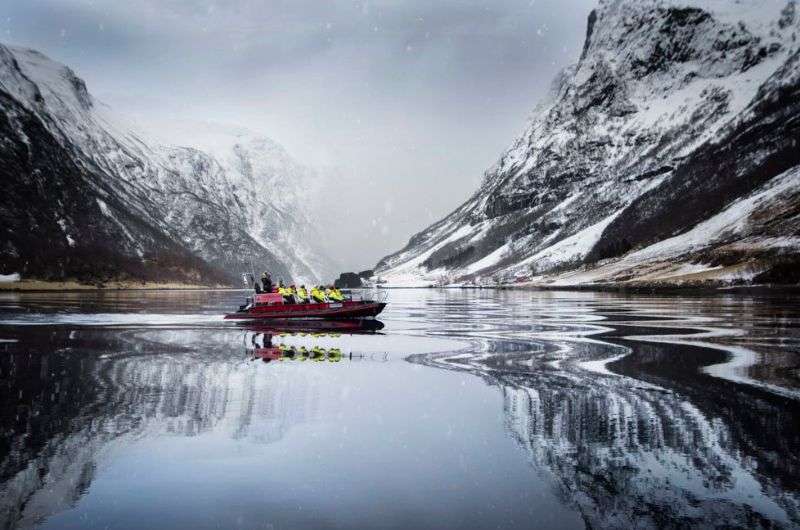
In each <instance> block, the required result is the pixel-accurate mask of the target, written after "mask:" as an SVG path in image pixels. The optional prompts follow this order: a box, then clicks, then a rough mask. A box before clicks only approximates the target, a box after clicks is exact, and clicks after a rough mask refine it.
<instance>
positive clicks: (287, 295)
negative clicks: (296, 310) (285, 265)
mask: <svg viewBox="0 0 800 530" xmlns="http://www.w3.org/2000/svg"><path fill="white" fill-rule="evenodd" d="M278 294H279V295H281V296H282V297H283V301H284V303H286V304H293V303H294V295H293V294H292V289H291V287H286V286H284V285H283V282H281V283H280V284H279V285H278Z"/></svg>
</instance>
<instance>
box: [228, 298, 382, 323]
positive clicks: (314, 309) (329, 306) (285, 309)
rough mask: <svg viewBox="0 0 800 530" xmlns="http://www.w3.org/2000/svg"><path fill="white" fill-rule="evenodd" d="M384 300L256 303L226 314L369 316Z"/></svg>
mask: <svg viewBox="0 0 800 530" xmlns="http://www.w3.org/2000/svg"><path fill="white" fill-rule="evenodd" d="M384 307H386V304H385V303H383V302H351V301H345V302H342V303H338V304H334V303H326V304H275V305H256V306H254V307H251V308H250V309H247V310H245V311H237V312H236V313H230V314H228V315H225V319H226V320H274V319H296V318H324V319H338V318H368V317H374V316H378V315H379V314H380V312H381V311H383V308H384Z"/></svg>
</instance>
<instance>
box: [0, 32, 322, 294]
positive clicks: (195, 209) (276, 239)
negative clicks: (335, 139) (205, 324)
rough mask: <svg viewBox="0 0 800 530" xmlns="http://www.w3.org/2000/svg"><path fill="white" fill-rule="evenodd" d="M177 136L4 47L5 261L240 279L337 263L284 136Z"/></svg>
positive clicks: (129, 275)
mask: <svg viewBox="0 0 800 530" xmlns="http://www.w3.org/2000/svg"><path fill="white" fill-rule="evenodd" d="M203 132H204V134H201V135H198V138H195V137H193V136H191V135H189V136H187V137H186V141H185V143H184V142H182V144H183V145H189V146H191V147H184V146H173V145H168V144H165V143H162V142H159V141H156V140H154V139H152V138H151V137H149V136H148V135H145V134H143V133H141V132H139V130H138V129H137V128H136V127H133V126H132V125H130V124H129V123H127V122H126V121H125V120H124V119H122V118H120V117H119V116H118V115H115V114H114V113H113V111H112V110H111V109H109V108H108V107H106V106H105V105H103V104H102V103H100V102H98V101H97V100H95V99H94V98H93V97H92V96H91V94H90V93H89V92H88V90H87V88H86V85H85V83H84V82H83V81H82V80H81V79H80V78H79V77H77V76H76V75H75V73H74V72H73V71H72V70H71V69H69V68H68V67H66V66H64V65H62V64H59V63H57V62H54V61H52V60H50V59H48V58H47V57H45V56H44V55H42V54H41V53H38V52H36V51H34V50H29V49H23V48H17V47H11V46H3V45H0V137H2V139H3V142H2V144H0V160H2V167H0V174H1V175H2V177H3V188H4V194H3V196H2V198H0V219H2V226H1V227H0V266H2V268H3V269H7V270H3V271H0V272H21V273H22V275H23V277H26V276H34V277H44V278H50V279H57V278H70V277H76V278H79V279H89V280H99V281H103V280H106V279H137V280H138V279H149V280H161V281H167V280H170V281H188V282H205V283H231V282H235V283H237V284H238V281H239V280H238V276H239V273H240V272H241V271H244V270H250V265H251V263H252V264H253V266H254V267H255V268H256V269H258V270H262V269H264V268H266V269H268V270H270V271H272V273H273V275H274V276H275V277H276V278H277V277H283V278H286V279H288V278H296V279H304V280H308V281H312V280H315V279H319V278H321V277H327V276H330V275H331V273H332V270H331V266H330V265H329V260H328V258H327V257H326V256H324V255H323V254H322V253H321V252H320V251H319V250H318V247H316V246H315V245H314V241H315V237H316V236H315V234H314V231H313V228H312V226H311V223H310V221H309V218H308V214H307V212H308V210H309V208H310V207H311V206H310V205H308V204H305V203H304V202H303V200H302V199H303V197H302V194H303V190H306V189H308V188H309V187H313V185H314V180H315V179H316V177H315V175H314V173H313V172H312V171H311V170H309V169H307V168H305V167H303V166H302V165H301V164H299V163H298V162H296V161H295V160H293V159H292V158H291V157H290V156H289V154H288V153H287V152H286V151H285V150H284V149H283V148H282V147H281V146H280V145H278V144H276V143H275V142H273V141H271V140H269V139H267V138H263V137H260V136H258V135H256V134H253V133H250V132H248V131H243V130H236V131H229V130H223V129H221V128H220V129H219V130H218V131H216V134H214V135H210V134H208V131H203Z"/></svg>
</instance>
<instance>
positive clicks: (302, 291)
mask: <svg viewBox="0 0 800 530" xmlns="http://www.w3.org/2000/svg"><path fill="white" fill-rule="evenodd" d="M297 299H298V300H299V301H300V303H301V304H305V303H308V289H306V286H305V285H301V286H300V287H299V288H298V289H297Z"/></svg>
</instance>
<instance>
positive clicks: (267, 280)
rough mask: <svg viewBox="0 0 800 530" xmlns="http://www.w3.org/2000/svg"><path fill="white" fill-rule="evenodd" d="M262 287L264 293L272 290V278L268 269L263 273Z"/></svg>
mask: <svg viewBox="0 0 800 530" xmlns="http://www.w3.org/2000/svg"><path fill="white" fill-rule="evenodd" d="M261 287H262V292H264V293H271V292H272V278H271V277H270V275H269V273H268V272H267V271H264V274H262V275H261Z"/></svg>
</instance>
